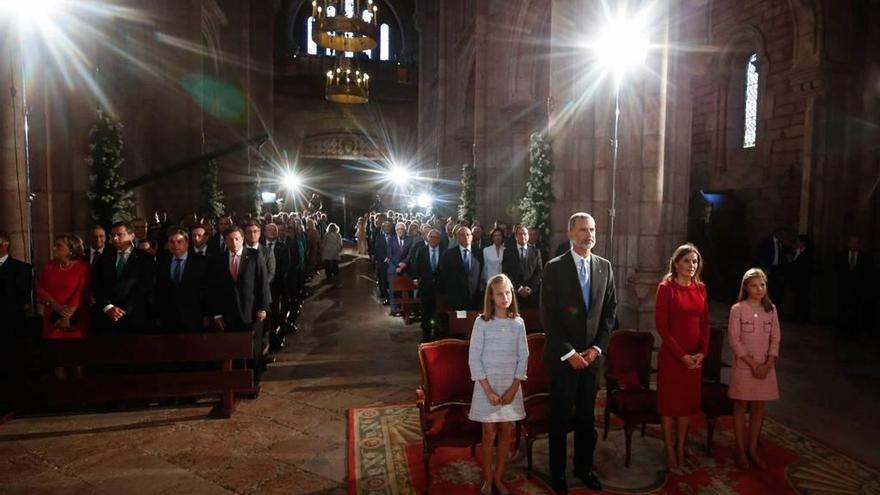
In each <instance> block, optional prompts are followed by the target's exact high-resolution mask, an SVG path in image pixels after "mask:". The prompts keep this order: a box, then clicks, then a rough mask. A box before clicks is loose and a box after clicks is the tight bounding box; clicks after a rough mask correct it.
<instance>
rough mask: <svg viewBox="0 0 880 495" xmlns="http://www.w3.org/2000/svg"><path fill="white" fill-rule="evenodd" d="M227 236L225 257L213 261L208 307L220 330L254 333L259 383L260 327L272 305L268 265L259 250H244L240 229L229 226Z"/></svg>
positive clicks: (261, 346) (260, 366) (261, 343)
mask: <svg viewBox="0 0 880 495" xmlns="http://www.w3.org/2000/svg"><path fill="white" fill-rule="evenodd" d="M224 235H225V238H226V254H221V255H217V256H215V257H214V258H213V264H214V267H213V268H212V269H211V272H212V275H213V279H214V282H213V283H212V284H211V294H212V295H211V296H210V303H209V305H210V306H211V307H212V308H213V313H214V323H215V325H216V326H217V328H219V329H220V330H221V331H223V330H227V329H228V330H245V331H253V332H254V359H253V370H254V381H255V382H258V381H259V379H260V374H261V373H262V369H263V362H262V355H263V332H262V331H261V326H262V322H263V321H265V320H266V315H267V313H268V311H269V303H270V302H271V295H270V290H269V278H268V275H267V274H266V263H265V261H263V255H262V254H261V253H260V251H259V250H257V249H249V248H245V247H244V236H243V233H242V231H241V228H240V227H238V226H232V227H229V228H228V229H226V232H224Z"/></svg>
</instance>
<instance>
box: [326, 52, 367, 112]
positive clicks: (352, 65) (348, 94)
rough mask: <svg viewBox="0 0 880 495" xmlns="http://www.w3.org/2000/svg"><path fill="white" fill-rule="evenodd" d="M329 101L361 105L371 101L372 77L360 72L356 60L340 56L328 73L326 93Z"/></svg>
mask: <svg viewBox="0 0 880 495" xmlns="http://www.w3.org/2000/svg"><path fill="white" fill-rule="evenodd" d="M324 97H325V98H326V99H327V101H332V102H334V103H349V104H360V103H367V102H368V101H370V75H369V74H367V73H366V72H364V71H362V70H360V66H359V64H358V62H357V59H355V58H346V57H345V56H342V55H339V56H337V58H336V62H335V63H334V64H333V68H332V69H330V70H328V71H327V82H326V86H325V91H324Z"/></svg>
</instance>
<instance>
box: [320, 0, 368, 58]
mask: <svg viewBox="0 0 880 495" xmlns="http://www.w3.org/2000/svg"><path fill="white" fill-rule="evenodd" d="M378 10H379V9H378V7H376V6H375V5H373V0H312V17H314V18H315V26H314V29H312V41H314V42H315V43H317V44H318V46H322V47H324V48H330V49H333V50H336V51H337V52H340V51H342V52H362V51H364V50H372V49H373V48H375V47H376V45H377V44H378V43H377V40H378V36H377V23H376V15H377V13H378Z"/></svg>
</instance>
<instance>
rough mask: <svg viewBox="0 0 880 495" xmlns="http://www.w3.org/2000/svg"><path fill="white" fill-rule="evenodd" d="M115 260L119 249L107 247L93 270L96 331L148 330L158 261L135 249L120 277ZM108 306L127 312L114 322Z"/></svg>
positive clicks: (124, 331)
mask: <svg viewBox="0 0 880 495" xmlns="http://www.w3.org/2000/svg"><path fill="white" fill-rule="evenodd" d="M116 258H117V251H116V248H115V247H113V246H107V247H106V248H104V254H102V255H101V257H100V258H99V259H98V262H97V263H95V265H94V266H93V267H92V295H93V296H94V298H95V313H96V316H95V329H96V330H97V331H99V332H113V333H132V332H141V331H143V330H148V329H147V328H146V324H147V318H148V313H149V305H150V296H152V295H153V288H154V287H155V284H156V262H155V261H154V259H153V256H152V255H151V254H150V253H147V252H145V251H141V250H139V249H132V250H131V254H129V255H128V260H126V262H125V267H124V268H123V269H122V274H121V275H119V276H117V275H116ZM108 304H112V305H113V306H116V307H117V308H119V309H121V310H123V311H125V315H124V316H123V317H122V318H120V319H119V321H117V322H115V323H114V322H113V321H111V320H110V318H109V317H107V315H106V314H105V313H104V307H106V306H107V305H108Z"/></svg>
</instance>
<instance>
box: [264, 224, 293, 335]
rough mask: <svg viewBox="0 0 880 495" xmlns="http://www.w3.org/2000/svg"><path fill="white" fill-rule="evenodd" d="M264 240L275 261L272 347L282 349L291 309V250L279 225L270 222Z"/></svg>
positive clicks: (272, 290)
mask: <svg viewBox="0 0 880 495" xmlns="http://www.w3.org/2000/svg"><path fill="white" fill-rule="evenodd" d="M263 234H264V235H263V238H264V239H265V240H266V248H267V249H268V251H269V252H270V253H272V257H273V259H274V260H275V276H274V277H273V278H272V281H271V282H270V283H269V289H270V290H271V292H272V311H271V312H270V321H271V325H270V335H269V336H270V347H271V348H273V349H280V348H281V347H284V345H286V337H285V335H284V332H283V328H284V321H283V320H284V315H285V314H286V313H287V309H288V308H289V306H290V304H289V299H288V297H287V283H286V281H287V272H288V270H289V269H290V248H289V247H288V246H287V243H285V242H284V240H283V239H281V238H279V235H278V234H279V232H278V225H277V224H275V223H273V222H270V223H267V224H266V225H265V226H264V227H263Z"/></svg>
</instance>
